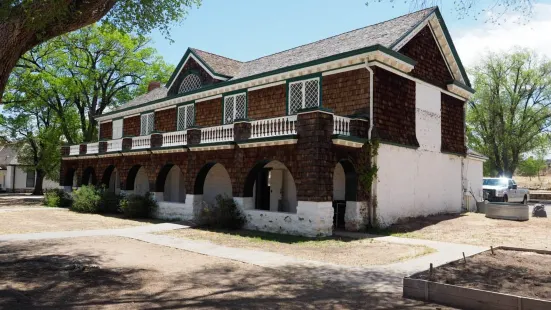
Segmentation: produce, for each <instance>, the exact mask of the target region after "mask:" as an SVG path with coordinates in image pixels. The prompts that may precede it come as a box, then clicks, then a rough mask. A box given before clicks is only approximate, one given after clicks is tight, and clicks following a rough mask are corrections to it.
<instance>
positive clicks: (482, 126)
mask: <svg viewBox="0 0 551 310" xmlns="http://www.w3.org/2000/svg"><path fill="white" fill-rule="evenodd" d="M472 74H473V76H474V88H475V90H476V93H475V95H474V97H473V99H472V101H471V102H469V105H468V109H467V130H468V131H467V134H468V137H469V140H468V141H469V147H471V148H473V149H475V150H477V151H479V152H481V153H483V154H484V155H486V156H488V157H489V160H488V161H487V165H488V167H486V168H487V170H486V171H494V172H495V173H496V174H498V175H501V176H512V175H513V173H514V171H515V169H516V168H517V167H518V164H519V160H520V159H521V155H522V154H525V153H527V152H531V151H533V150H535V149H538V148H541V147H543V146H545V145H547V143H548V141H549V139H548V131H549V126H550V125H551V107H550V106H551V62H550V61H549V60H547V59H544V58H541V57H538V56H537V55H536V54H535V53H533V52H530V51H525V50H519V51H515V52H512V53H503V54H490V55H488V56H487V57H486V58H485V59H484V60H483V61H482V62H481V64H480V65H478V66H476V67H475V69H474V70H473V72H472Z"/></svg>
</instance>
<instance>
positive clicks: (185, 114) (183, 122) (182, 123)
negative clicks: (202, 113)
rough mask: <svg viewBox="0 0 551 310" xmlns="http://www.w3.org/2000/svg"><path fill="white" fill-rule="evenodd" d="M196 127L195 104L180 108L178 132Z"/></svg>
mask: <svg viewBox="0 0 551 310" xmlns="http://www.w3.org/2000/svg"><path fill="white" fill-rule="evenodd" d="M193 125H195V104H188V105H184V106H181V107H178V124H177V125H176V128H177V129H178V131H180V130H186V129H188V128H189V127H191V126H193Z"/></svg>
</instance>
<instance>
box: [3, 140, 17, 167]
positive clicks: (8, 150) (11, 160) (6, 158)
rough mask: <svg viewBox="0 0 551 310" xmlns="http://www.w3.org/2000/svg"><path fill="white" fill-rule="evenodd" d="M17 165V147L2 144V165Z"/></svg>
mask: <svg viewBox="0 0 551 310" xmlns="http://www.w3.org/2000/svg"><path fill="white" fill-rule="evenodd" d="M7 165H17V148H15V147H13V146H10V145H5V146H0V166H7Z"/></svg>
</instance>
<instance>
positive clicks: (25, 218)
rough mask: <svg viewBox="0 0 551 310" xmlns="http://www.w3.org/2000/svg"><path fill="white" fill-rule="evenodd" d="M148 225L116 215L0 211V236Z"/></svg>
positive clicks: (61, 211)
mask: <svg viewBox="0 0 551 310" xmlns="http://www.w3.org/2000/svg"><path fill="white" fill-rule="evenodd" d="M151 222H158V221H143V220H140V221H138V220H129V219H123V218H121V217H120V216H103V215H99V214H80V213H75V212H72V211H69V210H52V209H48V208H45V207H44V208H36V209H25V210H15V211H2V208H0V235H3V234H21V233H35V232H47V231H48V232H51V231H69V230H90V229H108V228H124V227H133V226H142V225H148V224H149V223H151Z"/></svg>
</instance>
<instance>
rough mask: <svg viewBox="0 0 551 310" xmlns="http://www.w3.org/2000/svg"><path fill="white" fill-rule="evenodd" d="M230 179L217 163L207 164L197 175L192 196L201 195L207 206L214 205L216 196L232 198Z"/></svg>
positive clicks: (224, 169)
mask: <svg viewBox="0 0 551 310" xmlns="http://www.w3.org/2000/svg"><path fill="white" fill-rule="evenodd" d="M232 193H233V191H232V183H231V178H230V175H229V173H228V171H227V170H226V168H225V167H224V166H223V165H221V164H219V163H214V162H213V163H208V164H206V165H205V166H203V168H201V170H200V171H199V174H198V175H197V178H196V180H195V186H194V189H193V194H194V195H202V200H203V201H204V202H205V203H207V204H214V203H215V202H216V196H218V195H222V196H227V197H230V198H233V194H232Z"/></svg>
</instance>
